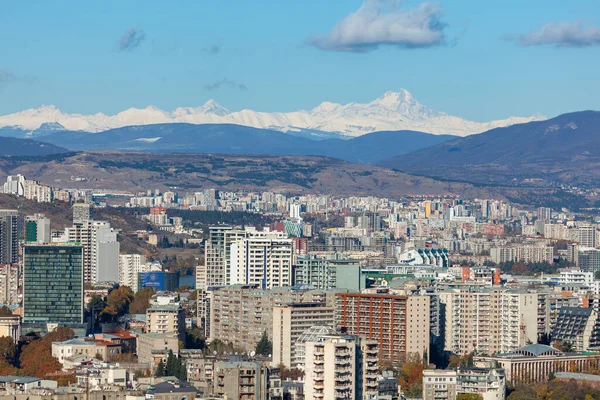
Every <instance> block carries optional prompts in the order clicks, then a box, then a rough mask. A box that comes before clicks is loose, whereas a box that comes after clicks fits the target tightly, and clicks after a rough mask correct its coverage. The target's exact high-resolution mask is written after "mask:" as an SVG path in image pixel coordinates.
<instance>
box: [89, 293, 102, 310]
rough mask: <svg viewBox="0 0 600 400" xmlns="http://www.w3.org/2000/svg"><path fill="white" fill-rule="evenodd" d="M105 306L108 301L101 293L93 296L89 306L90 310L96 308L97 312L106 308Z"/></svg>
mask: <svg viewBox="0 0 600 400" xmlns="http://www.w3.org/2000/svg"><path fill="white" fill-rule="evenodd" d="M104 307H106V301H104V298H103V297H102V296H99V295H94V296H92V298H91V299H90V301H89V302H88V308H89V309H90V310H94V311H95V312H100V311H102V310H104Z"/></svg>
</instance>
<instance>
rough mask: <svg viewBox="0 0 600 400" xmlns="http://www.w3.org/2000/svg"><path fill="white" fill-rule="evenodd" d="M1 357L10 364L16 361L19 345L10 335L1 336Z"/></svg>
mask: <svg viewBox="0 0 600 400" xmlns="http://www.w3.org/2000/svg"><path fill="white" fill-rule="evenodd" d="M0 357H1V359H2V360H4V361H6V362H7V363H9V364H14V363H15V361H16V357H17V346H16V345H15V342H14V341H13V340H12V338H11V337H10V336H2V337H0Z"/></svg>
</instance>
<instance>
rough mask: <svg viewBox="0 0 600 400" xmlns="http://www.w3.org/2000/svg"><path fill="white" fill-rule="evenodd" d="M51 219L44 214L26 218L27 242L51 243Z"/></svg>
mask: <svg viewBox="0 0 600 400" xmlns="http://www.w3.org/2000/svg"><path fill="white" fill-rule="evenodd" d="M50 236H51V231H50V219H49V218H46V216H45V215H44V214H34V215H32V216H27V217H25V242H27V243H50Z"/></svg>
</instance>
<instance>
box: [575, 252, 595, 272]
mask: <svg viewBox="0 0 600 400" xmlns="http://www.w3.org/2000/svg"><path fill="white" fill-rule="evenodd" d="M577 265H578V266H579V268H581V270H582V271H587V272H592V273H594V274H595V273H596V271H600V250H599V249H594V248H591V247H579V248H578V249H577Z"/></svg>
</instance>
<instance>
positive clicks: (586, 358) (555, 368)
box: [474, 344, 600, 386]
mask: <svg viewBox="0 0 600 400" xmlns="http://www.w3.org/2000/svg"><path fill="white" fill-rule="evenodd" d="M474 361H475V365H476V366H477V367H483V368H489V367H496V366H499V367H500V368H502V369H504V371H505V374H506V382H507V384H509V385H512V386H514V385H517V384H520V383H535V382H546V381H547V380H548V377H549V376H550V375H551V374H555V373H556V372H561V371H585V370H589V369H597V368H598V367H599V366H600V354H598V353H589V352H588V353H563V352H561V351H559V350H557V349H555V348H554V347H550V346H547V345H543V344H530V345H527V346H523V347H520V348H518V349H516V350H514V351H512V352H510V353H505V354H498V355H495V356H489V357H487V356H475V358H474Z"/></svg>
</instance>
